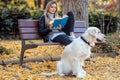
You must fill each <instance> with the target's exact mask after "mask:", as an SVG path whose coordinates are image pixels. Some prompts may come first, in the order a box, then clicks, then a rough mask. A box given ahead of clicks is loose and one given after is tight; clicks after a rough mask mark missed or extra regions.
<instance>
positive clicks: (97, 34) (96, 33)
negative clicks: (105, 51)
mask: <svg viewBox="0 0 120 80" xmlns="http://www.w3.org/2000/svg"><path fill="white" fill-rule="evenodd" d="M87 32H88V35H89V36H91V38H93V39H94V40H96V41H99V42H104V41H105V35H104V34H102V33H101V31H100V29H98V28H97V27H89V28H88V29H87Z"/></svg>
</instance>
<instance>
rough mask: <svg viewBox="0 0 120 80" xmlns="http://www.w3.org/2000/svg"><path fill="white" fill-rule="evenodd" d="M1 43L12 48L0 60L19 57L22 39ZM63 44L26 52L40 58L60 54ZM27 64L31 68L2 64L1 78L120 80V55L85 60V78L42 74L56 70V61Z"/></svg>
mask: <svg viewBox="0 0 120 80" xmlns="http://www.w3.org/2000/svg"><path fill="white" fill-rule="evenodd" d="M0 45H1V46H3V47H5V48H6V49H10V52H11V53H10V54H9V55H7V54H0V60H7V59H10V60H13V59H19V55H20V50H21V41H20V40H6V41H3V40H1V41H0ZM63 49H64V47H63V46H42V47H37V48H35V49H29V50H27V51H26V52H25V57H27V58H33V57H34V58H36V57H37V58H40V57H45V56H55V55H60V54H61V53H62V50H63ZM25 65H27V66H29V67H30V68H31V70H29V69H26V68H22V67H21V66H19V64H8V65H6V66H2V65H0V80H120V56H116V57H114V58H112V57H107V56H104V57H100V56H96V57H92V58H90V61H85V66H84V69H85V71H86V73H87V75H86V77H85V78H83V79H78V78H76V77H74V76H64V77H61V76H58V75H53V76H47V77H46V76H42V75H41V72H54V71H56V61H54V62H51V61H44V62H28V63H25Z"/></svg>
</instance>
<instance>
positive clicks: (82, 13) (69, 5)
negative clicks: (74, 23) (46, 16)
mask: <svg viewBox="0 0 120 80" xmlns="http://www.w3.org/2000/svg"><path fill="white" fill-rule="evenodd" d="M61 3H62V6H63V7H62V11H63V14H66V13H67V12H68V11H72V12H73V13H74V16H75V20H84V21H86V26H87V27H88V26H89V25H88V0H61Z"/></svg>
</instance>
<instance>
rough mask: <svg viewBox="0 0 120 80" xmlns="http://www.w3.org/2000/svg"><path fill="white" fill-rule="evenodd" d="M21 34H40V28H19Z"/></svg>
mask: <svg viewBox="0 0 120 80" xmlns="http://www.w3.org/2000/svg"><path fill="white" fill-rule="evenodd" d="M19 30H20V33H38V28H35V27H34V28H19Z"/></svg>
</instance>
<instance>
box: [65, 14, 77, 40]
mask: <svg viewBox="0 0 120 80" xmlns="http://www.w3.org/2000/svg"><path fill="white" fill-rule="evenodd" d="M67 15H68V17H69V18H68V21H67V24H66V25H65V27H64V29H63V31H64V32H65V33H66V34H67V35H69V36H70V38H71V40H73V39H75V35H74V22H75V20H74V15H73V13H72V12H68V13H67Z"/></svg>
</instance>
